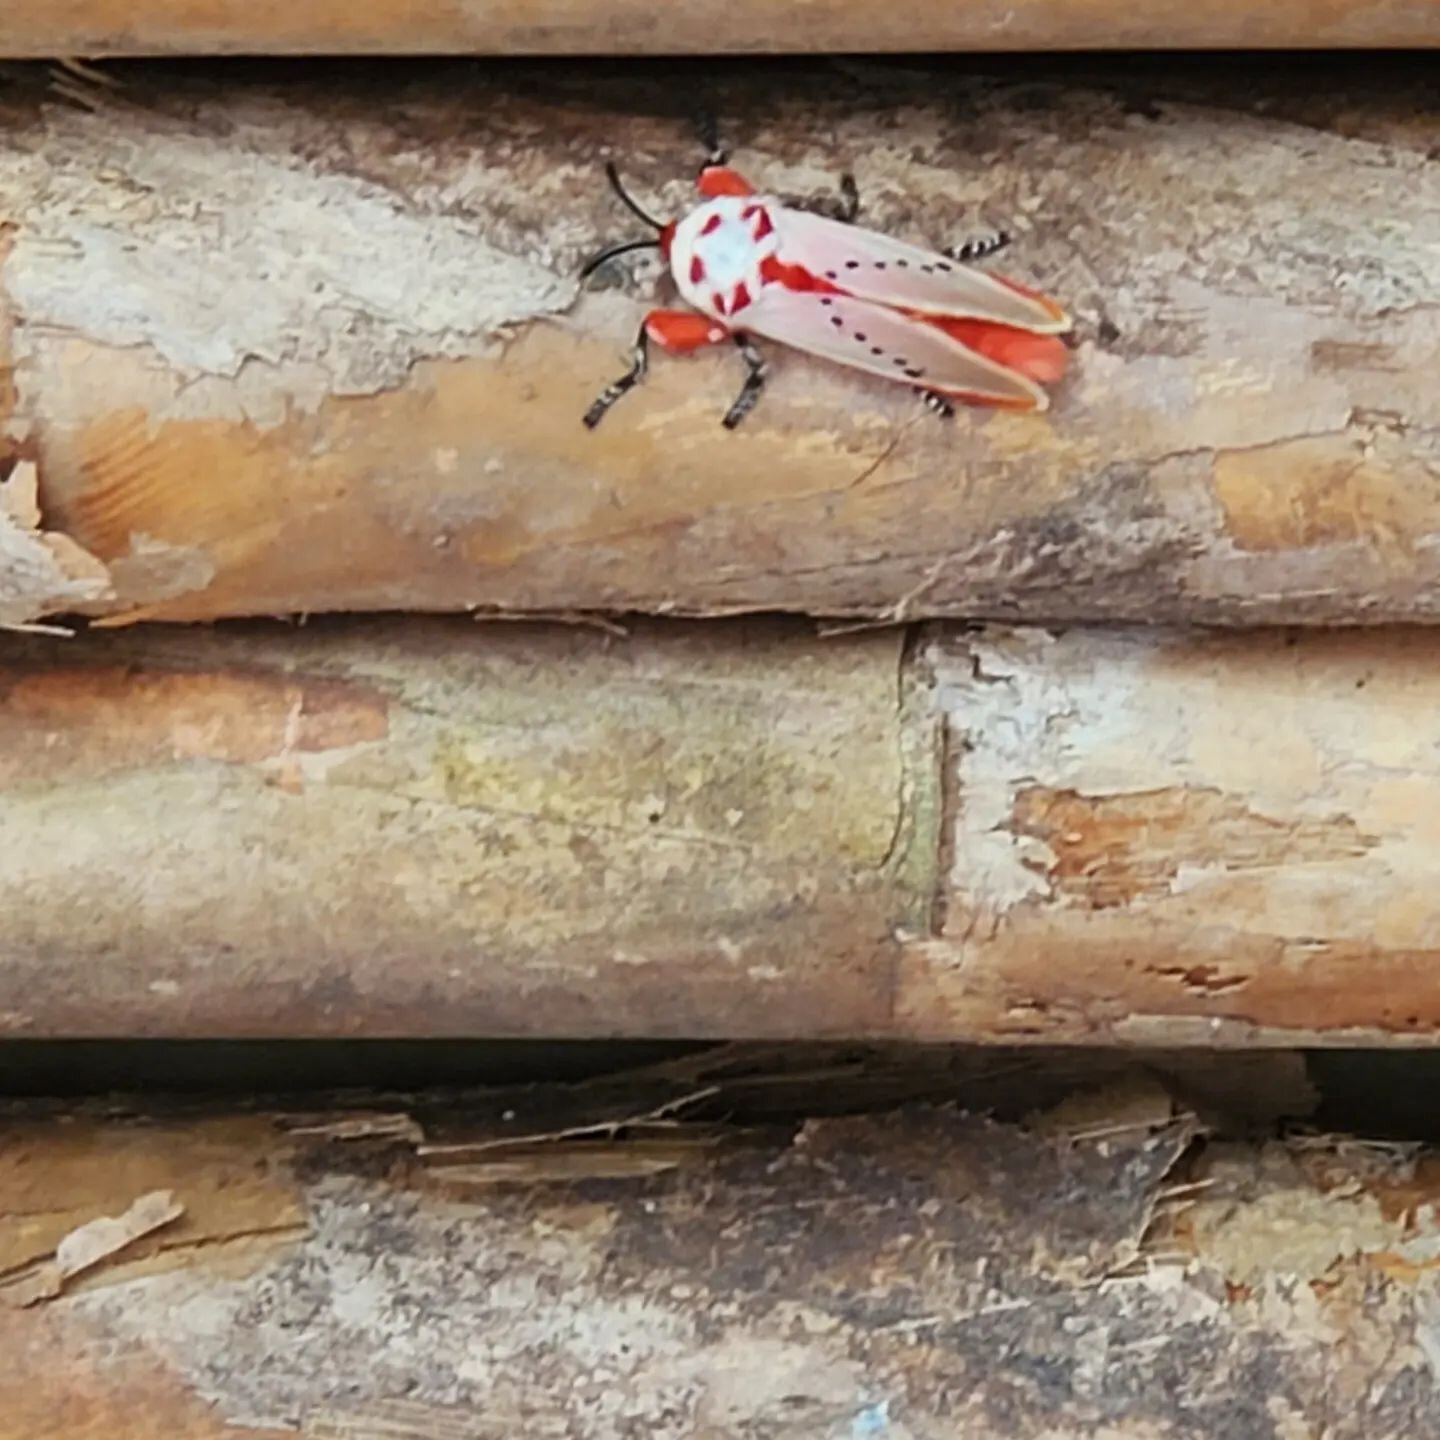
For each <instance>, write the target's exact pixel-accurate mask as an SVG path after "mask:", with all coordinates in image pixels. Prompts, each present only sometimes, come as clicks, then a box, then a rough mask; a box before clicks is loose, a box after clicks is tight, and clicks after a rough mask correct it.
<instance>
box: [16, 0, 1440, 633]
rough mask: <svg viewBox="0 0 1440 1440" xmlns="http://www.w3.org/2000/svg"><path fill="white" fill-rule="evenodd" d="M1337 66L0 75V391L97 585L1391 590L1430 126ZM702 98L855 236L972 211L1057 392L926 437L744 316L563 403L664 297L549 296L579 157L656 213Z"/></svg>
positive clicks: (55, 519) (392, 589)
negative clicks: (1065, 360) (1168, 71)
mask: <svg viewBox="0 0 1440 1440" xmlns="http://www.w3.org/2000/svg"><path fill="white" fill-rule="evenodd" d="M290 8H291V9H292V10H295V11H297V12H298V11H300V10H303V9H304V7H294V6H292V7H290ZM932 8H933V7H932ZM1375 65H1376V66H1377V67H1379V68H1378V69H1375V68H1367V67H1356V66H1354V65H1350V66H1349V67H1348V73H1336V72H1334V71H1332V70H1325V71H1323V72H1321V73H1320V74H1319V75H1316V74H1311V73H1308V72H1305V71H1304V70H1303V69H1302V70H1300V71H1299V72H1298V73H1287V75H1285V76H1277V75H1275V74H1274V73H1273V72H1271V71H1265V72H1258V73H1257V72H1251V73H1245V72H1244V70H1243V67H1242V69H1241V72H1240V73H1238V74H1231V73H1224V74H1217V73H1216V72H1215V70H1214V69H1205V68H1204V67H1203V66H1202V67H1200V68H1199V69H1198V70H1197V69H1196V68H1195V67H1194V66H1191V67H1189V68H1185V69H1180V70H1177V71H1176V72H1174V74H1173V75H1172V76H1171V77H1170V78H1169V79H1168V80H1167V79H1165V78H1163V77H1159V78H1157V77H1156V76H1155V75H1154V74H1153V73H1149V74H1146V75H1145V76H1144V77H1138V76H1136V75H1134V74H1130V75H1122V74H1120V73H1119V72H1117V71H1115V70H1114V69H1110V70H1105V69H1103V68H1101V69H1086V70H1083V71H1077V70H1076V69H1075V68H1074V67H1070V68H1069V69H1067V70H1065V71H1064V72H1056V71H1051V72H1050V77H1049V78H1046V75H1045V74H1042V73H1039V72H1035V71H1033V70H1030V71H1026V72H1024V73H1023V74H1021V73H1017V72H1015V71H1013V70H1007V71H1005V72H1003V73H1000V74H984V73H980V72H977V71H975V70H974V68H973V65H972V66H970V67H968V68H967V67H953V66H952V67H950V68H948V69H947V68H943V67H941V68H935V67H932V68H930V69H920V70H915V69H904V68H887V67H883V66H875V67H868V68H867V67H855V66H852V65H849V64H842V65H835V66H829V67H816V66H811V67H808V68H804V67H802V68H800V69H788V68H787V69H785V70H783V71H776V70H773V69H768V70H765V69H761V70H757V69H754V68H749V69H746V68H730V69H726V68H723V67H717V66H715V65H708V66H704V67H699V66H692V67H670V68H668V69H661V70H656V71H650V72H645V73H639V74H637V73H636V72H633V71H621V72H601V73H595V72H592V71H590V70H587V71H586V72H585V75H584V77H583V78H582V77H580V76H577V75H575V74H574V73H571V72H562V71H556V70H541V71H532V70H528V69H527V70H516V69H514V68H513V67H512V68H504V69H483V68H482V69H479V70H477V69H475V68H474V67H472V66H468V65H466V66H457V65H452V66H442V67H438V68H433V67H426V68H425V69H423V71H421V72H419V73H416V72H410V71H403V73H396V71H395V69H394V68H393V67H392V68H391V69H387V70H386V71H385V73H383V74H381V75H380V76H378V77H377V76H375V75H373V74H366V75H364V76H363V77H362V76H359V75H357V74H356V73H354V72H352V71H347V70H345V69H344V68H343V67H342V68H341V69H339V70H335V69H329V70H321V71H320V72H318V73H315V72H312V70H311V69H309V68H307V70H306V71H305V72H304V73H303V74H294V73H289V72H286V73H283V74H279V75H277V74H275V73H273V72H266V71H263V70H262V71H261V72H260V73H258V74H257V73H255V72H253V71H252V72H247V73H246V74H244V75H240V74H235V75H230V76H228V77H227V78H225V79H224V80H223V81H219V80H217V79H215V78H214V77H213V76H205V75H197V74H192V73H190V72H188V71H186V72H177V71H176V70H174V69H165V68H163V67H160V68H154V67H141V68H139V69H127V70H124V71H123V72H119V73H120V78H121V80H122V81H123V83H122V84H121V85H119V86H118V87H112V88H106V87H103V86H100V85H98V84H86V83H84V82H81V81H78V80H76V79H75V78H74V77H69V78H66V79H63V80H62V81H59V82H57V83H58V84H59V85H60V90H59V92H52V93H49V94H46V93H44V92H43V90H40V89H36V88H33V87H30V88H27V84H28V80H32V79H34V78H35V76H36V75H37V74H38V72H25V75H24V76H23V77H22V79H21V81H18V82H17V83H16V84H14V85H12V86H11V87H10V88H9V89H7V90H6V91H3V92H0V214H3V215H5V216H6V217H8V218H7V221H6V225H5V230H4V234H3V237H0V242H3V245H4V248H5V253H4V259H3V262H0V332H3V333H4V334H5V335H8V340H3V341H0V350H3V349H8V352H9V365H8V368H9V369H10V370H11V371H12V372H13V383H12V385H11V386H10V388H9V390H5V391H0V414H4V415H5V416H8V419H6V421H5V424H4V429H5V431H6V433H9V434H10V435H11V436H12V437H13V440H12V443H13V445H15V446H17V447H23V449H17V450H16V454H21V453H23V454H25V455H27V456H29V457H31V458H33V459H34V461H35V462H36V463H37V464H38V471H39V482H38V483H39V504H40V511H41V518H42V520H43V523H44V526H45V528H46V529H47V530H49V531H50V532H52V533H55V534H58V535H61V536H64V537H65V538H66V539H68V540H69V541H70V542H71V543H72V544H73V545H74V546H78V547H79V548H80V549H81V550H83V551H84V552H85V553H86V554H88V555H89V556H90V557H92V559H93V561H94V562H98V564H99V565H100V566H103V567H105V568H104V578H105V583H106V584H108V587H109V590H108V594H109V598H108V599H101V600H98V601H95V602H93V603H92V604H91V606H90V608H91V609H93V610H97V611H101V612H103V613H105V614H107V615H108V616H110V617H111V618H115V619H122V620H123V619H126V618H135V617H141V616H149V617H158V618H163V619H168V620H196V619H212V618H216V617H223V616H234V615H247V614H287V613H293V612H319V611H326V610H366V609H370V610H374V609H410V610H449V611H455V610H466V609H480V610H501V611H507V612H528V613H548V612H555V611H567V612H568V611H573V610H612V611H624V610H642V611H658V612H665V613H669V612H683V613H693V614H705V615H713V614H722V613H727V612H734V611H746V610H776V609H780V610H789V611H803V612H809V613H817V614H830V615H856V616H882V615H883V616H892V617H908V618H914V617H923V616H973V615H986V616H991V617H996V616H998V617H1006V618H1009V617H1016V618H1029V619H1041V620H1052V619H1057V618H1071V619H1109V620H1114V619H1144V620H1154V619H1166V620H1175V621H1189V620H1202V621H1207V622H1222V623H1231V622H1234V623H1253V622H1266V621H1284V622H1291V621H1296V622H1303V623H1324V624H1330V623H1341V624H1344V623H1353V622H1355V621H1357V620H1377V619H1383V618H1390V619H1396V620H1433V619H1434V618H1436V615H1437V613H1440V610H1437V606H1440V602H1437V598H1436V597H1437V596H1440V544H1437V537H1440V502H1437V498H1436V497H1437V493H1440V492H1437V489H1436V487H1435V485H1434V484H1433V483H1431V481H1432V478H1433V476H1434V474H1435V473H1436V471H1437V466H1440V449H1437V440H1436V437H1437V435H1440V390H1437V388H1436V386H1435V385H1434V383H1433V376H1434V374H1435V372H1436V365H1437V361H1440V320H1437V311H1436V308H1435V306H1434V304H1433V303H1432V301H1433V294H1434V280H1435V255H1436V253H1437V246H1440V188H1437V187H1440V180H1437V175H1436V167H1435V166H1434V164H1433V163H1432V162H1431V161H1430V159H1429V158H1428V157H1429V156H1430V154H1432V153H1433V151H1434V150H1435V148H1436V146H1437V145H1440V118H1437V115H1436V112H1435V110H1434V107H1433V104H1431V103H1430V97H1429V86H1430V79H1431V77H1429V76H1428V75H1424V74H1422V73H1420V72H1418V71H1408V70H1406V68H1405V65H1404V62H1402V61H1394V60H1392V61H1384V62H1381V61H1376V62H1375ZM1224 68H1225V69H1226V70H1227V71H1229V70H1233V69H1234V67H1233V66H1232V65H1231V63H1230V62H1226V66H1225V67H1224ZM402 70H403V67H402ZM77 87H79V88H77ZM77 102H78V103H77ZM702 103H703V104H704V105H707V106H709V108H711V109H712V110H713V111H714V112H715V113H716V114H717V116H718V117H719V120H720V123H721V128H722V130H723V132H724V134H725V137H726V139H727V141H728V142H729V143H730V144H731V145H732V146H733V149H734V158H735V161H736V163H737V164H739V165H740V166H742V167H743V168H744V169H745V170H747V171H749V172H751V173H752V174H753V175H754V176H755V178H756V179H757V180H758V181H759V182H760V183H762V184H764V185H766V186H770V187H773V188H774V189H776V190H778V191H780V192H783V193H785V194H789V195H794V196H798V197H801V198H805V197H809V198H819V197H822V196H827V195H832V194H833V193H834V190H835V186H836V185H837V183H838V176H839V174H840V172H842V171H845V170H852V171H853V172H854V173H855V175H856V177H857V179H858V183H859V187H860V191H861V195H862V200H863V203H864V206H865V208H864V210H863V212H862V219H863V220H864V221H865V222H866V223H868V224H870V225H873V226H875V227H876V228H879V229H881V230H885V231H889V232H892V233H895V234H898V235H903V236H909V237H912V238H917V239H923V240H926V241H927V242H929V243H931V244H942V243H946V242H953V241H956V240H958V239H961V238H962V237H964V236H965V235H967V234H970V233H972V232H974V231H975V230H976V229H977V228H989V227H991V226H993V225H997V224H998V225H1002V226H1008V227H1009V228H1011V229H1013V230H1014V231H1015V232H1016V234H1017V236H1018V238H1017V240H1016V242H1015V244H1014V245H1013V246H1012V249H1011V251H1010V253H1009V254H1008V255H1007V256H1004V257H1002V259H1003V260H1004V262H1005V268H1006V269H1007V270H1008V271H1009V272H1010V273H1011V274H1014V275H1015V276H1017V277H1018V278H1019V279H1022V280H1024V281H1027V282H1030V283H1033V284H1038V285H1041V286H1043V287H1045V288H1047V289H1049V290H1051V291H1053V292H1055V293H1057V294H1058V295H1060V296H1061V297H1062V298H1063V299H1064V300H1065V301H1066V302H1067V303H1068V304H1070V305H1071V306H1072V307H1073V308H1074V310H1075V312H1076V314H1077V316H1078V332H1077V333H1078V340H1077V347H1076V349H1075V352H1074V356H1073V363H1072V367H1071V373H1070V376H1069V377H1068V379H1067V380H1065V381H1064V382H1063V383H1062V385H1061V386H1060V387H1059V390H1058V392H1057V395H1056V402H1055V404H1054V406H1053V408H1052V409H1051V411H1050V412H1049V413H1048V414H1046V415H1041V416H1016V415H1005V414H984V413H980V412H975V411H965V412H963V413H962V414H961V415H960V416H958V417H957V418H956V420H955V421H954V422H952V423H950V424H948V425H946V424H942V423H940V422H939V421H936V420H935V419H934V418H933V417H932V416H929V415H928V414H927V413H925V412H924V411H923V410H921V409H919V408H918V407H917V404H916V402H915V400H914V398H913V397H912V396H911V395H910V394H909V393H908V392H906V391H904V390H903V389H901V388H900V387H886V386H884V385H882V384H880V383H879V382H877V381H873V380H869V379H866V378H865V377H863V376H857V375H854V374H851V373H849V372H846V371H843V370H840V369H838V368H835V367H829V368H827V367H825V366H824V365H822V364H819V363H818V362H813V361H810V360H807V359H806V358H804V357H802V356H799V355H797V354H794V353H791V352H785V351H783V350H781V349H778V348H776V347H771V360H772V372H773V373H772V379H771V383H770V386H769V391H768V393H767V394H766V396H765V397H764V400H763V403H762V404H761V406H760V407H759V408H758V409H757V411H756V412H755V414H754V415H752V417H751V418H750V420H749V421H747V422H746V425H745V426H744V427H742V428H741V429H740V430H739V431H737V432H735V433H734V434H730V433H728V432H725V431H723V430H722V429H721V428H720V425H719V420H720V417H721V415H722V414H723V413H724V411H725V408H726V407H727V405H728V404H729V402H730V399H731V398H732V394H733V391H734V389H735V386H736V385H737V383H738V376H737V375H736V373H735V365H734V362H733V358H731V357H727V356H724V355H712V356H710V357H708V358H694V359H690V360H687V361H683V362H682V361H679V360H671V361H662V360H657V362H656V363H655V365H654V366H653V367H652V373H651V376H650V379H649V380H648V382H647V384H646V385H645V386H644V387H643V388H642V389H641V390H640V391H638V392H637V393H635V394H634V395H632V396H630V397H628V398H627V400H626V401H625V402H624V403H623V404H622V405H620V406H618V407H617V408H616V409H615V410H614V411H613V412H612V413H611V414H610V416H609V417H608V418H607V420H606V421H605V423H604V425H602V426H601V427H600V429H598V430H597V431H595V432H593V433H592V432H590V431H587V430H586V429H585V428H584V427H583V426H582V425H581V424H580V416H581V415H582V414H583V413H584V411H585V410H586V408H587V406H588V405H589V403H590V401H591V400H592V398H593V397H594V395H595V394H596V393H597V392H598V391H599V390H600V388H601V387H603V386H604V385H605V383H606V382H607V381H609V380H610V379H611V378H613V376H614V375H615V374H616V373H617V371H618V370H619V369H621V368H623V366H624V364H625V361H626V354H627V351H628V347H629V345H630V343H631V340H632V338H633V336H634V334H635V330H636V326H637V324H638V322H639V319H640V317H641V315H642V314H643V313H644V311H645V309H646V308H647V306H649V305H650V304H652V303H653V302H654V300H655V297H656V294H657V293H663V291H657V290H656V287H655V283H654V276H655V272H654V270H653V268H652V269H646V268H645V264H646V263H648V262H643V261H642V262H640V268H639V269H638V270H635V271H626V270H624V269H623V268H622V269H619V270H612V271H610V272H608V273H605V274H602V275H600V276H598V277H596V278H595V280H594V281H593V282H592V287H591V289H589V290H588V291H586V292H585V293H584V294H582V293H581V291H580V289H579V287H578V286H577V283H576V281H575V278H574V276H575V272H576V269H577V267H578V265H579V263H580V261H581V259H582V257H584V256H585V255H586V254H587V253H589V252H590V251H591V250H592V249H593V248H594V247H596V246H597V245H599V244H601V243H602V242H604V241H606V240H613V239H615V238H616V237H617V236H624V235H627V234H629V233H631V227H632V226H633V224H634V222H633V220H632V219H631V217H629V216H628V215H627V214H626V213H625V212H624V211H623V210H622V209H621V208H620V206H619V205H618V204H617V203H616V202H615V200H614V197H613V196H611V195H610V193H609V191H608V189H607V188H606V186H605V184H604V182H603V178H602V176H601V165H602V161H603V160H604V158H605V157H606V156H615V157H618V158H619V159H620V160H621V162H622V164H623V168H624V170H625V173H626V174H627V175H628V177H629V179H630V181H631V183H632V185H633V186H635V187H636V188H637V189H638V191H639V192H640V193H641V194H642V195H643V196H644V198H645V200H646V202H647V203H648V204H650V205H652V206H653V207H654V208H656V209H659V210H662V211H664V212H665V213H666V214H667V215H668V214H671V213H674V212H675V211H676V210H677V209H679V208H682V207H683V206H684V205H686V204H687V203H689V198H690V190H689V179H688V177H690V176H691V175H692V174H693V172H694V169H695V164H696V160H697V157H698V155H699V153H700V149H699V141H698V138H697V137H698V129H697V126H696V125H695V124H694V122H693V119H692V116H691V111H692V110H694V109H695V108H696V107H697V105H700V104H702ZM7 395H8V396H9V398H8V400H7V399H5V398H4V397H6V396H7ZM55 600H56V597H55V596H54V595H50V594H45V593H44V592H43V588H42V592H41V593H40V595H39V596H38V597H37V600H36V604H35V605H34V606H32V614H33V613H44V611H45V610H47V609H53V608H54V607H55Z"/></svg>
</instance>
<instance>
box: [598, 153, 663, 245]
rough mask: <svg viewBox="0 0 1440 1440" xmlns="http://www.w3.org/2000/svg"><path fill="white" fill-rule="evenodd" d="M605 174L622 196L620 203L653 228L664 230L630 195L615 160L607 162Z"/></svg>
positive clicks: (616, 191)
mask: <svg viewBox="0 0 1440 1440" xmlns="http://www.w3.org/2000/svg"><path fill="white" fill-rule="evenodd" d="M605 175H606V178H607V179H608V180H609V181H610V188H611V189H612V190H613V191H614V192H615V193H616V194H617V195H618V196H619V197H620V203H621V204H622V205H623V206H624V207H625V208H626V209H627V210H628V211H629V212H630V213H631V214H632V215H634V216H635V217H636V218H637V219H640V220H643V221H644V222H645V223H646V224H647V225H648V226H649V227H650V228H651V229H652V230H663V229H664V228H665V227H664V226H663V225H662V224H661V223H660V222H659V221H658V220H657V219H656V218H655V217H654V216H653V215H647V214H646V213H645V212H644V211H643V210H642V209H641V208H640V206H639V205H638V204H636V202H635V201H634V200H633V199H632V198H631V197H630V195H629V193H628V192H627V191H626V189H625V187H624V185H622V184H621V183H620V172H619V171H618V170H617V169H616V168H615V162H614V161H613V160H607V161H606V162H605Z"/></svg>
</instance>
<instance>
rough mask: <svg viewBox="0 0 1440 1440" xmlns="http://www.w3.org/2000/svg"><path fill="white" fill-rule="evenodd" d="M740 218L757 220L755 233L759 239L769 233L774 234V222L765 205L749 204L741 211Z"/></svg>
mask: <svg viewBox="0 0 1440 1440" xmlns="http://www.w3.org/2000/svg"><path fill="white" fill-rule="evenodd" d="M740 218H741V219H742V220H753V221H754V222H755V230H754V235H755V238H756V239H757V240H763V239H764V238H765V237H766V236H767V235H771V234H774V231H775V225H774V222H773V221H772V220H771V219H770V212H769V211H768V210H767V209H766V208H765V207H764V206H763V205H747V206H746V207H745V209H743V210H742V211H741V212H740Z"/></svg>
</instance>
